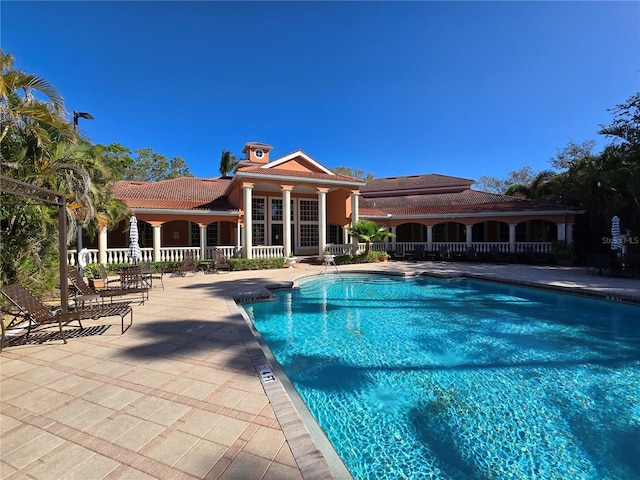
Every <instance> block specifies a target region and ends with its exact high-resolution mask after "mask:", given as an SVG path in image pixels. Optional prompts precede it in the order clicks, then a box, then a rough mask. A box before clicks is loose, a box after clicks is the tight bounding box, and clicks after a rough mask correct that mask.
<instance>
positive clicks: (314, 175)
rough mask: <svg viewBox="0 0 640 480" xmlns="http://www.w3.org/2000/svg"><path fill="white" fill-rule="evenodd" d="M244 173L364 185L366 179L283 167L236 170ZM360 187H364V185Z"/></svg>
mask: <svg viewBox="0 0 640 480" xmlns="http://www.w3.org/2000/svg"><path fill="white" fill-rule="evenodd" d="M242 173H251V174H258V175H265V176H271V177H273V176H276V177H298V178H304V179H313V180H330V181H334V182H335V181H339V182H350V183H353V182H356V183H361V184H362V185H363V186H364V184H365V181H364V180H362V179H360V178H355V177H349V176H347V175H339V174H337V173H336V174H335V175H329V174H327V173H320V172H303V171H299V170H285V169H282V168H261V167H242V168H239V169H237V170H236V175H241V174H242ZM360 188H361V189H362V187H360Z"/></svg>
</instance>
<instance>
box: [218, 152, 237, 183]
mask: <svg viewBox="0 0 640 480" xmlns="http://www.w3.org/2000/svg"><path fill="white" fill-rule="evenodd" d="M236 165H238V159H237V157H236V156H235V155H234V154H233V153H231V152H230V151H229V150H222V153H221V155H220V170H219V171H220V175H222V176H223V177H226V176H228V175H229V172H231V171H233V169H234V168H236Z"/></svg>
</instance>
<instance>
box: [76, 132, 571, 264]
mask: <svg viewBox="0 0 640 480" xmlns="http://www.w3.org/2000/svg"><path fill="white" fill-rule="evenodd" d="M272 149H273V147H271V146H270V145H267V144H263V143H259V142H249V143H247V144H246V145H245V146H244V149H243V153H244V154H245V159H243V160H241V161H240V162H239V163H238V165H237V166H236V168H235V170H234V174H233V176H231V177H218V178H191V177H182V178H177V179H172V180H163V181H159V182H134V181H120V182H117V183H116V184H115V185H114V195H115V197H116V198H119V199H121V200H123V201H124V202H126V204H127V205H128V207H129V208H130V210H131V212H132V214H133V215H135V216H136V218H137V220H138V228H139V238H140V246H141V248H142V252H143V259H144V260H148V261H171V260H180V259H182V258H183V256H184V254H185V252H187V251H193V252H194V253H196V254H197V255H198V256H199V257H200V258H209V257H210V256H211V253H212V251H213V249H215V248H220V249H222V250H224V252H225V255H227V256H229V257H231V256H236V257H245V258H256V257H260V258H262V257H275V256H287V255H289V254H294V255H298V256H300V255H309V256H312V255H318V256H320V255H322V254H323V252H324V251H325V250H330V251H331V252H332V253H347V252H351V253H352V252H354V251H356V250H357V249H358V245H357V244H354V243H353V242H352V240H351V239H350V238H349V235H348V230H347V229H348V227H350V226H353V225H354V224H355V223H356V222H357V221H358V219H360V218H363V219H369V220H373V221H375V222H377V223H379V224H382V225H385V226H387V227H389V228H390V229H391V231H392V232H393V233H395V237H394V238H393V239H391V240H390V241H389V242H388V243H385V244H384V245H377V246H376V248H377V249H385V250H388V251H395V250H396V248H397V247H398V246H399V245H402V246H404V247H405V248H407V249H411V248H415V247H416V246H417V245H422V246H423V247H424V248H426V249H427V250H437V249H438V248H441V247H443V246H445V245H446V246H447V247H448V248H451V249H453V250H454V251H455V250H458V251H462V250H463V249H468V248H474V249H476V250H477V251H479V252H483V251H489V249H495V248H497V249H499V250H500V251H505V252H519V251H524V249H534V250H535V251H546V250H549V249H550V244H551V242H552V241H553V240H566V241H567V243H572V240H573V234H572V232H573V230H572V227H573V224H574V221H575V215H576V214H577V213H579V212H576V211H574V210H571V209H568V208H564V207H559V206H557V205H553V204H545V203H541V202H535V201H531V200H526V199H522V198H517V197H510V196H506V195H496V194H492V193H488V192H481V191H477V190H473V189H472V188H471V186H472V185H473V180H469V179H464V178H458V177H450V176H445V175H437V174H427V175H412V176H402V177H389V178H380V179H374V180H371V181H369V182H365V181H364V180H362V179H358V178H353V177H349V176H345V175H339V174H336V173H334V172H332V171H331V170H329V169H328V168H327V167H325V166H324V165H322V164H321V163H319V162H318V161H316V160H315V159H314V158H312V157H311V156H310V155H308V154H307V153H305V152H303V151H302V150H297V151H295V152H293V153H290V154H288V155H284V156H282V157H279V158H276V159H273V160H270V154H271V151H272ZM127 228H128V224H127V223H126V222H123V223H122V224H121V225H119V226H118V227H117V228H115V229H113V230H112V231H109V232H108V231H107V229H105V230H103V231H102V232H101V233H100V235H99V238H98V239H97V240H96V241H95V242H93V244H91V245H90V247H93V248H90V252H91V255H92V256H93V258H92V260H93V261H96V262H100V263H119V262H126V261H127V258H126V250H127V246H128V243H127V239H128V234H127ZM71 261H72V263H73V260H72V259H71Z"/></svg>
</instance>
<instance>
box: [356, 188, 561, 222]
mask: <svg viewBox="0 0 640 480" xmlns="http://www.w3.org/2000/svg"><path fill="white" fill-rule="evenodd" d="M360 207H361V211H362V212H363V213H361V214H363V215H366V214H365V213H364V212H365V211H367V210H371V209H373V210H375V211H378V212H383V214H388V213H390V214H393V215H399V216H403V215H446V214H456V213H458V214H462V213H503V212H533V211H551V210H563V209H567V207H564V206H561V205H555V204H552V203H545V202H536V201H533V200H526V199H522V198H517V197H509V196H507V195H498V194H494V193H489V192H481V191H479V190H465V191H462V192H455V193H432V194H428V195H405V196H397V197H376V198H362V199H361V200H360Z"/></svg>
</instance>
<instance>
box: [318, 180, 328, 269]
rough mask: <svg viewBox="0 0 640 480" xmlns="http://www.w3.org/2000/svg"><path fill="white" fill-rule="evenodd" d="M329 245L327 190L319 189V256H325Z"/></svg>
mask: <svg viewBox="0 0 640 480" xmlns="http://www.w3.org/2000/svg"><path fill="white" fill-rule="evenodd" d="M326 245H327V189H326V188H322V189H318V255H319V256H321V257H322V255H324V247H325V246H326Z"/></svg>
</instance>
